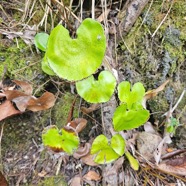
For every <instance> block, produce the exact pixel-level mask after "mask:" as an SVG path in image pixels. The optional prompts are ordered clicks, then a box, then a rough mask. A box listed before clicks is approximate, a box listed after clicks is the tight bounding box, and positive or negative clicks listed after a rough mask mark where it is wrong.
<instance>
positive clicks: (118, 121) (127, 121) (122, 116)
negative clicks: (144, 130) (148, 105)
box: [113, 104, 150, 131]
mask: <svg viewBox="0 0 186 186" xmlns="http://www.w3.org/2000/svg"><path fill="white" fill-rule="evenodd" d="M137 108H138V109H137V110H134V109H133V110H127V104H122V105H120V106H119V107H117V108H116V110H115V112H114V116H113V125H114V129H115V130H116V131H122V130H130V129H134V128H137V127H139V126H141V125H143V124H144V123H145V122H146V121H147V120H148V119H149V116H150V114H149V111H148V110H145V109H143V107H142V106H141V109H139V106H138V107H137Z"/></svg>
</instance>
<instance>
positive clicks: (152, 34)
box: [151, 0, 174, 38]
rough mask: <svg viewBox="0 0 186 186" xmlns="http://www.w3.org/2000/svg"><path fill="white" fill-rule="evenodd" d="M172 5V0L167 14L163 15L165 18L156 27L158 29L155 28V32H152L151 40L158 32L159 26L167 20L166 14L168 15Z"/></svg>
mask: <svg viewBox="0 0 186 186" xmlns="http://www.w3.org/2000/svg"><path fill="white" fill-rule="evenodd" d="M173 4H174V0H173V1H172V3H171V6H170V8H169V10H168V12H167V14H166V15H165V17H164V18H163V20H162V21H161V23H160V24H159V25H158V27H157V28H156V30H155V31H154V33H153V34H152V36H151V37H152V38H153V37H154V36H155V35H156V33H157V31H158V30H159V28H160V27H161V25H162V24H163V23H164V21H165V19H166V18H167V16H168V14H169V13H170V11H171V9H172V5H173Z"/></svg>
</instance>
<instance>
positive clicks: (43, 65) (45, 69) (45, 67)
mask: <svg viewBox="0 0 186 186" xmlns="http://www.w3.org/2000/svg"><path fill="white" fill-rule="evenodd" d="M41 68H42V70H43V72H45V73H46V74H48V75H50V76H53V75H55V73H54V71H53V70H52V69H51V68H50V67H49V65H48V62H47V59H46V56H45V57H44V58H43V60H42V62H41Z"/></svg>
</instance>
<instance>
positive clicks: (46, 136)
mask: <svg viewBox="0 0 186 186" xmlns="http://www.w3.org/2000/svg"><path fill="white" fill-rule="evenodd" d="M60 133H61V134H60ZM42 141H43V143H44V145H45V146H47V147H49V148H50V149H51V150H53V151H55V152H63V151H64V152H66V153H68V154H73V152H74V150H76V149H77V147H78V145H79V138H78V137H77V136H76V134H75V133H73V132H69V131H67V130H65V129H62V130H61V131H60V130H58V129H57V127H55V126H51V127H50V128H47V129H45V130H44V131H43V134H42Z"/></svg>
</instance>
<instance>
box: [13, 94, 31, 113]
mask: <svg viewBox="0 0 186 186" xmlns="http://www.w3.org/2000/svg"><path fill="white" fill-rule="evenodd" d="M30 99H31V96H20V97H17V98H14V99H13V100H12V101H13V102H14V103H15V104H16V106H17V108H18V109H19V110H20V111H21V112H24V111H25V110H26V108H27V106H28V102H29V100H30Z"/></svg>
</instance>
